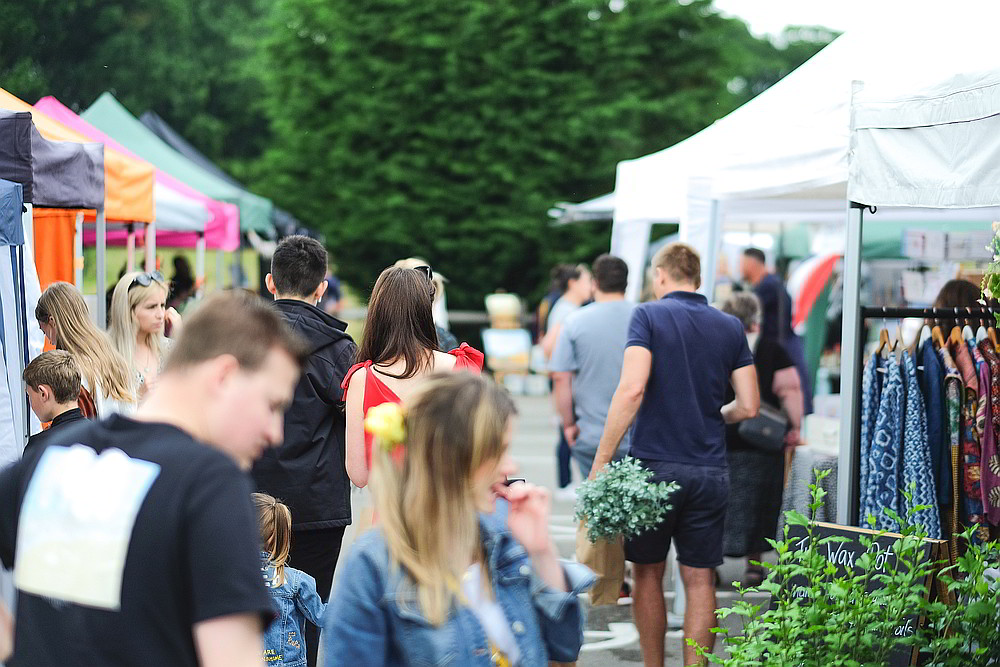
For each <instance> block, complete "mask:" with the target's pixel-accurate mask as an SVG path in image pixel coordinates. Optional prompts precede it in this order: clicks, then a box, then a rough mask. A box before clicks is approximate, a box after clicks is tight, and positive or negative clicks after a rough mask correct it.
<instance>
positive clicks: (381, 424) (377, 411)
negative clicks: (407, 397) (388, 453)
mask: <svg viewBox="0 0 1000 667" xmlns="http://www.w3.org/2000/svg"><path fill="white" fill-rule="evenodd" d="M365 431H367V432H368V433H371V434H372V436H374V438H375V439H376V440H378V442H379V443H380V444H381V445H382V446H383V447H385V448H386V449H392V448H393V447H394V446H395V445H398V444H399V443H401V442H403V436H404V435H405V431H404V429H403V408H401V407H400V406H399V405H398V404H397V403H383V404H381V405H376V406H375V407H373V408H371V409H370V410H369V411H368V415H367V416H366V417H365Z"/></svg>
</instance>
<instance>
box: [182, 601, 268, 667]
mask: <svg viewBox="0 0 1000 667" xmlns="http://www.w3.org/2000/svg"><path fill="white" fill-rule="evenodd" d="M260 626H261V621H260V616H259V615H258V614H232V615H230V616H220V617H219V618H212V619H209V620H207V621H201V622H199V623H195V624H194V645H195V649H196V650H197V651H198V663H199V664H200V665H202V667H251V666H252V667H261V665H263V664H264V645H263V643H262V642H261V634H260Z"/></svg>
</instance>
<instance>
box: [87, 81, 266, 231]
mask: <svg viewBox="0 0 1000 667" xmlns="http://www.w3.org/2000/svg"><path fill="white" fill-rule="evenodd" d="M80 115H81V116H82V117H83V118H84V119H85V120H86V121H87V122H88V123H90V124H91V125H93V126H94V127H96V128H98V129H99V130H101V131H102V132H104V133H105V134H107V135H109V136H110V137H112V138H113V139H115V140H116V141H118V142H119V143H120V144H122V145H123V146H125V147H126V148H128V149H129V150H130V151H132V152H133V153H135V154H136V155H138V156H139V157H141V158H143V159H145V160H147V161H149V162H151V163H153V164H154V165H156V166H157V167H158V168H159V169H161V170H163V171H165V172H166V173H168V174H170V175H171V176H173V177H174V178H176V179H178V180H179V181H182V182H184V183H186V184H188V185H190V186H191V187H193V188H194V189H195V190H198V191H199V192H201V193H203V194H205V195H207V196H209V197H211V198H212V199H218V200H219V201H225V202H229V203H231V204H236V205H237V206H239V209H240V230H241V231H242V232H244V233H246V232H249V231H254V232H256V233H257V234H259V235H261V236H266V237H268V238H273V237H274V235H275V232H274V225H273V224H272V223H271V214H272V211H273V210H274V205H273V204H272V203H271V200H270V199H265V198H264V197H261V196H259V195H255V194H253V193H252V192H247V191H246V190H244V189H242V188H240V187H237V186H235V185H233V184H232V183H228V182H226V181H225V180H223V179H221V178H219V177H218V176H216V175H215V174H211V173H209V172H208V171H206V170H205V169H203V168H202V167H200V166H198V165H197V164H195V163H193V162H192V161H191V160H189V159H188V158H186V157H184V156H183V155H181V154H180V153H178V152H177V151H175V150H174V149H173V148H171V147H170V146H169V145H167V144H166V143H165V142H164V141H163V140H162V139H160V138H159V137H158V136H156V134H154V133H153V132H152V131H151V130H150V129H149V128H147V127H146V126H145V125H143V124H142V123H141V122H139V119H138V118H136V117H135V116H133V115H132V114H131V113H129V111H128V109H126V108H125V107H124V106H122V104H121V103H120V102H119V101H118V100H116V99H115V97H114V96H113V95H112V94H111V93H107V92H105V93H103V94H102V95H101V96H100V97H99V98H97V101H96V102H94V103H93V104H92V105H91V106H90V108H89V109H87V110H86V111H84V112H83V113H82V114H80Z"/></svg>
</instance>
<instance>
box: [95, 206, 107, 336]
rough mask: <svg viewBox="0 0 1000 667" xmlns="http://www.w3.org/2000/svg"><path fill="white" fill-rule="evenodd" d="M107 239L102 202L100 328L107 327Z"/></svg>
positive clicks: (99, 217)
mask: <svg viewBox="0 0 1000 667" xmlns="http://www.w3.org/2000/svg"><path fill="white" fill-rule="evenodd" d="M107 241H108V226H107V222H106V221H105V219H104V202H101V205H100V206H99V207H98V208H97V326H98V327H100V328H101V329H102V330H103V329H106V328H107V323H108V315H107V312H106V311H107V308H108V305H107V303H106V302H105V298H104V293H105V292H106V291H107V282H108V276H107V275H106V271H107V268H106V262H107V257H106V252H107Z"/></svg>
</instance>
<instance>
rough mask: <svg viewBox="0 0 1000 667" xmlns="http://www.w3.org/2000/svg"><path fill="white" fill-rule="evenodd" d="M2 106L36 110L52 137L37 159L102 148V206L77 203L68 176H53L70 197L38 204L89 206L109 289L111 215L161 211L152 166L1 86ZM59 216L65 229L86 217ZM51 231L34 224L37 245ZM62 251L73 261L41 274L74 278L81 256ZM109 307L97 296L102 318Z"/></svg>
mask: <svg viewBox="0 0 1000 667" xmlns="http://www.w3.org/2000/svg"><path fill="white" fill-rule="evenodd" d="M0 109H8V110H11V111H20V112H29V113H31V119H32V124H33V126H34V127H35V128H37V131H38V133H39V138H40V139H45V140H47V141H45V142H40V141H39V142H34V143H37V144H38V148H37V150H36V149H35V146H34V143H33V146H32V149H33V150H32V154H33V160H34V161H35V162H39V160H41V158H42V156H43V154H44V152H46V151H48V152H67V151H69V152H74V151H75V152H78V150H79V149H76V148H74V146H75V145H88V146H91V147H92V148H90V149H87V150H90V151H91V152H93V153H94V154H95V155H96V153H97V152H100V154H101V168H102V171H103V172H104V173H103V178H102V179H101V180H102V183H101V187H100V190H101V196H100V202H99V204H98V205H96V206H80V205H78V204H74V203H72V202H73V201H75V200H77V199H78V195H79V193H80V192H79V190H78V189H75V187H74V184H73V183H71V182H70V181H68V180H66V179H63V178H57V179H53V180H54V183H56V184H58V185H59V186H60V187H61V188H62V191H61V193H60V194H61V195H64V196H54V197H51V198H47V199H48V200H49V201H50V203H46V204H43V203H42V202H41V201H36V202H35V205H36V206H38V207H39V208H41V207H43V206H45V207H50V208H59V209H87V210H85V211H83V213H84V216H85V217H87V216H92V218H93V220H94V221H95V223H96V228H97V232H96V233H97V262H96V264H97V266H96V269H97V292H98V293H99V294H103V292H104V290H105V289H106V285H105V283H106V279H105V236H106V232H107V230H106V223H107V220H112V221H118V222H123V223H129V222H133V223H143V224H145V223H150V222H152V221H153V219H154V217H155V214H154V203H153V167H152V165H150V164H148V163H147V162H144V161H142V160H137V159H135V158H132V157H128V156H125V155H122V154H121V153H119V152H117V151H115V150H112V149H108V150H107V151H105V150H104V146H103V145H102V144H100V143H94V142H91V141H90V140H89V139H88V138H87V137H85V136H83V135H82V134H80V133H78V132H75V131H74V130H72V129H70V128H68V127H66V126H65V125H63V124H62V123H60V122H58V121H56V120H54V119H52V118H50V117H48V116H47V115H46V114H44V113H42V112H40V111H38V110H37V109H35V108H34V107H32V106H31V105H29V104H27V103H26V102H24V101H22V100H20V99H18V98H17V97H15V96H14V95H11V94H10V93H8V92H7V91H4V90H2V89H0ZM49 162H51V160H49ZM35 198H36V200H37V199H38V197H37V195H36V196H35ZM91 210H92V211H93V212H92V213H90V211H91ZM53 217H57V218H59V219H61V220H62V225H61V226H60V228H64V227H65V226H66V225H67V224H68V220H69V219H72V220H73V221H74V225H75V223H76V222H77V221H78V220H79V218H80V216H79V215H78V214H74V213H71V212H69V211H62V212H61V213H60V214H58V215H54V216H53ZM47 232H48V229H47V228H46V227H45V226H39V227H38V228H37V229H33V233H34V235H35V246H36V248H38V249H39V250H43V249H44V248H45V247H46V246H48V245H50V244H51V242H52V240H53V238H52V237H50V236H48V235H47ZM60 250H61V254H62V256H63V257H66V256H67V255H68V257H69V258H70V260H69V261H68V262H65V261H64V262H61V263H60V265H58V266H56V267H44V269H40V271H39V273H40V274H43V273H44V274H46V275H49V274H51V273H56V271H57V270H58V271H60V272H65V273H63V275H57V276H56V277H57V278H58V279H62V280H69V279H71V278H72V275H73V274H72V273H69V272H68V271H66V269H69V270H70V271H72V270H73V268H75V267H74V264H75V263H76V262H75V260H73V259H72V257H73V249H72V246H70V247H69V248H68V249H67V248H65V247H63V248H61V249H60ZM44 255H45V252H44V250H43V252H40V253H39V256H44ZM36 261H37V258H36ZM104 311H105V302H104V300H103V299H97V304H96V308H95V315H96V318H97V321H98V322H104V321H105V317H106V315H105V312H104Z"/></svg>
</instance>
